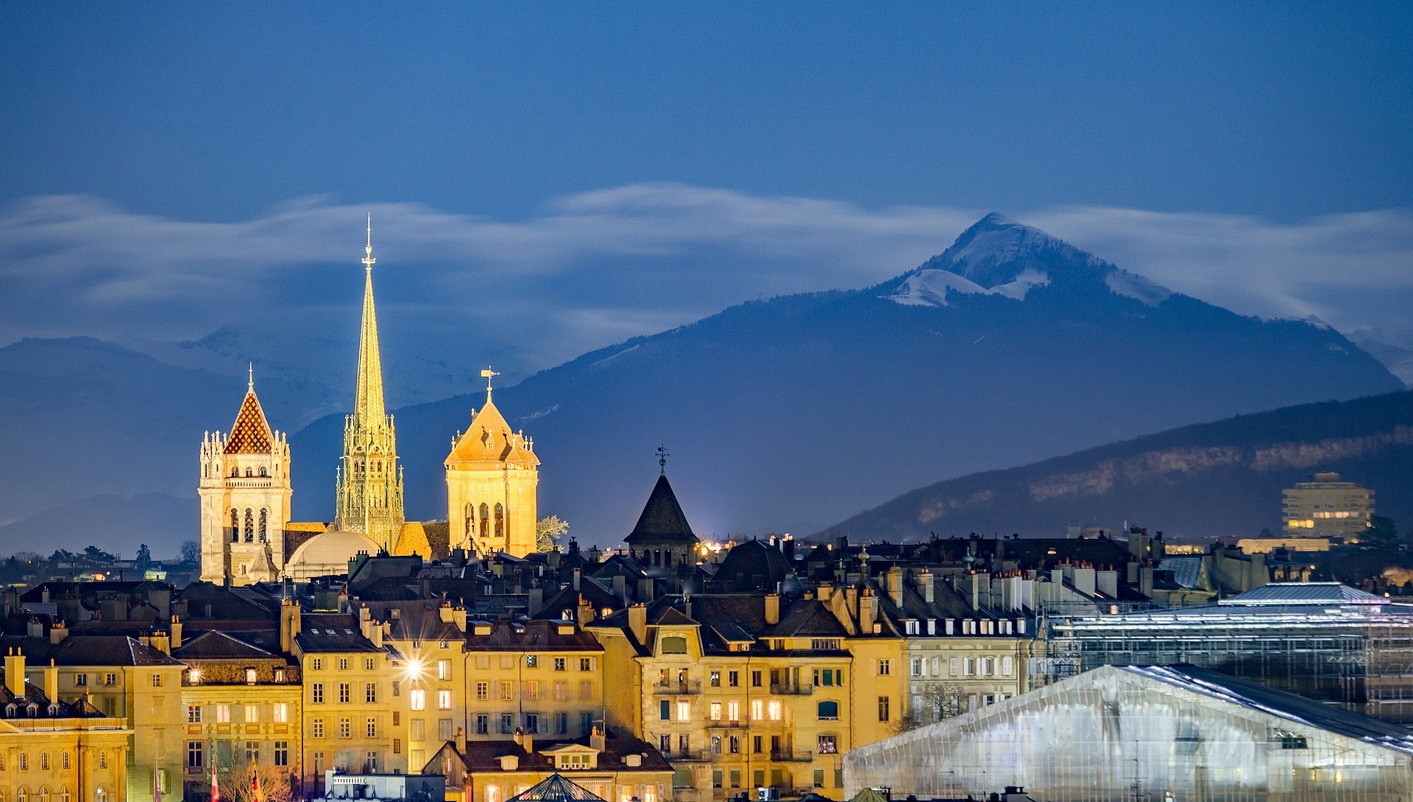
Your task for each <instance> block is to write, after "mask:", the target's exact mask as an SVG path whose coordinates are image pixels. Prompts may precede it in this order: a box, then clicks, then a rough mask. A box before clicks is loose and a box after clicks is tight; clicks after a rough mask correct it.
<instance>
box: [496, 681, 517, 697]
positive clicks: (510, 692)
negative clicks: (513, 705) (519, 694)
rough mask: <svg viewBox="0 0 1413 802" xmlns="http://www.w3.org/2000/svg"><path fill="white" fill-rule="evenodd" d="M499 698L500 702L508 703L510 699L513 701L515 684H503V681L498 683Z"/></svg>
mask: <svg viewBox="0 0 1413 802" xmlns="http://www.w3.org/2000/svg"><path fill="white" fill-rule="evenodd" d="M500 698H501V701H510V700H511V699H514V698H515V683H513V682H504V681H503V682H501V683H500Z"/></svg>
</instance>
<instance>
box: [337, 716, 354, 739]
mask: <svg viewBox="0 0 1413 802" xmlns="http://www.w3.org/2000/svg"><path fill="white" fill-rule="evenodd" d="M339 737H340V738H352V737H353V719H349V718H341V719H339Z"/></svg>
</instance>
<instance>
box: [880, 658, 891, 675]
mask: <svg viewBox="0 0 1413 802" xmlns="http://www.w3.org/2000/svg"><path fill="white" fill-rule="evenodd" d="M892 673H893V661H892V660H879V661H878V676H880V677H886V676H888V675H889V674H892Z"/></svg>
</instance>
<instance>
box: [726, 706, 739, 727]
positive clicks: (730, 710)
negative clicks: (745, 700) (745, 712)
mask: <svg viewBox="0 0 1413 802" xmlns="http://www.w3.org/2000/svg"><path fill="white" fill-rule="evenodd" d="M726 720H727V721H730V722H731V723H732V724H735V723H736V722H738V721H740V720H741V703H740V702H727V703H726Z"/></svg>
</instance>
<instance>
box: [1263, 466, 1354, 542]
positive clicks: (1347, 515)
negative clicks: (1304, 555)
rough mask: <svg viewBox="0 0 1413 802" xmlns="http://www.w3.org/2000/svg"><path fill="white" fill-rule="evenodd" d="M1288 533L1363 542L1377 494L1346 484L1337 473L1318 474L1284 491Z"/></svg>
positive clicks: (1296, 535)
mask: <svg viewBox="0 0 1413 802" xmlns="http://www.w3.org/2000/svg"><path fill="white" fill-rule="evenodd" d="M1283 495H1284V497H1285V500H1284V503H1283V505H1282V506H1283V514H1284V519H1285V532H1286V534H1287V535H1290V536H1293V537H1338V538H1343V539H1344V540H1345V542H1347V543H1351V542H1352V543H1357V542H1359V536H1360V535H1362V534H1363V533H1364V530H1365V529H1368V528H1369V516H1371V515H1373V514H1374V491H1372V490H1370V489H1368V488H1367V487H1361V486H1359V485H1357V484H1355V483H1353V482H1345V481H1342V480H1341V479H1340V476H1339V474H1337V473H1317V474H1315V478H1314V480H1313V481H1310V482H1298V483H1296V485H1295V487H1292V488H1289V489H1287V490H1285V491H1283Z"/></svg>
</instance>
